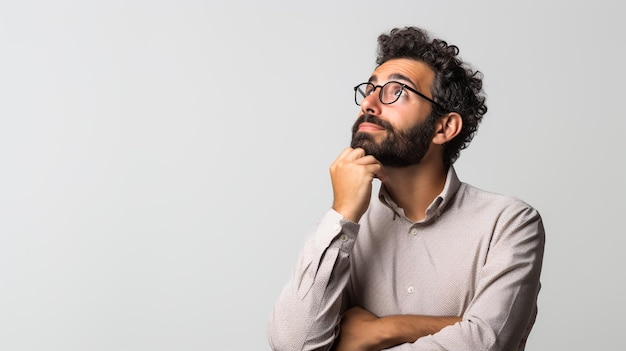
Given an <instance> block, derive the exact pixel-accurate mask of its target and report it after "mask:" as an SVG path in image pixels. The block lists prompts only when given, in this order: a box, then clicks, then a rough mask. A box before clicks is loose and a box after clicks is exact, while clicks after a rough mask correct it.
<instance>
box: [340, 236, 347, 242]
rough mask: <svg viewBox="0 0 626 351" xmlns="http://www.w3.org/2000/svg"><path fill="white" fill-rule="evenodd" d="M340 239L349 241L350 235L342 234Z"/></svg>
mask: <svg viewBox="0 0 626 351" xmlns="http://www.w3.org/2000/svg"><path fill="white" fill-rule="evenodd" d="M339 240H341V241H348V236H347V235H345V234H341V236H340V237H339Z"/></svg>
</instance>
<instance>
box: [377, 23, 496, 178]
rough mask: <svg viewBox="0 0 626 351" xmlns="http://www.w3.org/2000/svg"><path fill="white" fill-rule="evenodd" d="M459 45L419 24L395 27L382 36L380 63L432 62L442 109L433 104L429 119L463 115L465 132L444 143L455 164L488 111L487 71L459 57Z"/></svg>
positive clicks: (435, 95)
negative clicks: (486, 92) (445, 39)
mask: <svg viewBox="0 0 626 351" xmlns="http://www.w3.org/2000/svg"><path fill="white" fill-rule="evenodd" d="M458 54H459V48H458V47H456V46H455V45H448V43H446V42H445V41H443V40H441V39H431V37H430V35H429V33H428V32H427V31H425V30H423V29H420V28H416V27H404V28H394V29H392V30H391V31H390V32H389V34H381V35H380V36H379V37H378V57H377V58H376V64H377V65H379V66H380V65H382V64H383V63H385V62H386V61H388V60H391V59H397V58H408V59H414V60H418V61H422V62H424V63H426V64H428V65H429V66H430V67H431V68H432V69H433V71H434V72H435V78H434V80H433V84H432V88H431V90H432V91H431V93H432V96H433V100H435V101H436V102H437V103H439V104H440V105H442V106H443V107H444V108H445V110H441V109H440V108H439V107H437V106H436V105H432V108H433V110H432V113H431V116H430V117H429V120H430V121H431V122H433V123H434V121H435V120H436V119H437V118H438V117H439V116H442V115H444V114H446V113H448V112H457V113H458V114H460V115H461V118H462V119H463V127H462V128H461V132H460V133H459V135H457V136H456V137H455V138H454V139H452V140H450V141H449V142H447V143H446V144H445V145H444V154H443V161H444V164H445V166H446V167H448V166H450V165H452V164H453V163H454V162H455V161H456V160H457V159H458V157H459V154H460V152H461V150H463V149H465V148H466V147H468V146H469V143H470V141H472V138H473V137H474V135H475V134H476V131H477V130H478V124H479V123H480V121H481V120H482V118H483V115H484V114H485V113H487V105H485V99H486V96H485V93H484V92H483V88H482V87H483V82H482V80H483V74H482V73H481V72H480V71H474V70H473V69H472V68H471V67H470V66H469V65H468V64H467V63H465V62H463V61H462V60H461V59H460V57H458Z"/></svg>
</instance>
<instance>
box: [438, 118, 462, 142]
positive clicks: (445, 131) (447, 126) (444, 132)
mask: <svg viewBox="0 0 626 351" xmlns="http://www.w3.org/2000/svg"><path fill="white" fill-rule="evenodd" d="M461 127H463V119H462V118H461V115H460V114H458V113H456V112H450V113H448V114H445V115H443V116H441V117H439V119H438V120H437V122H435V135H434V136H433V143H434V144H438V145H443V144H445V143H447V142H448V141H450V140H452V139H454V137H455V136H457V135H459V133H460V132H461Z"/></svg>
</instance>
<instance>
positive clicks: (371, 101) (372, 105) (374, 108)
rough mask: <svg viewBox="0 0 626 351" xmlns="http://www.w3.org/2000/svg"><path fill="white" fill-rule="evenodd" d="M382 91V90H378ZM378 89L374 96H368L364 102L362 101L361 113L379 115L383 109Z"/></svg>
mask: <svg viewBox="0 0 626 351" xmlns="http://www.w3.org/2000/svg"><path fill="white" fill-rule="evenodd" d="M378 89H380V88H378ZM378 89H376V91H374V93H373V94H370V95H368V96H366V97H365V98H364V99H363V101H361V112H362V113H368V114H372V115H379V114H380V109H381V106H380V105H381V102H380V98H379V91H378Z"/></svg>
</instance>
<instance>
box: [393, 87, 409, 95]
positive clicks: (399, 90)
mask: <svg viewBox="0 0 626 351" xmlns="http://www.w3.org/2000/svg"><path fill="white" fill-rule="evenodd" d="M403 93H404V88H403V87H402V86H401V85H398V86H395V87H394V88H393V96H395V97H400V96H402V95H403ZM404 95H406V93H405V94H404Z"/></svg>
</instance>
